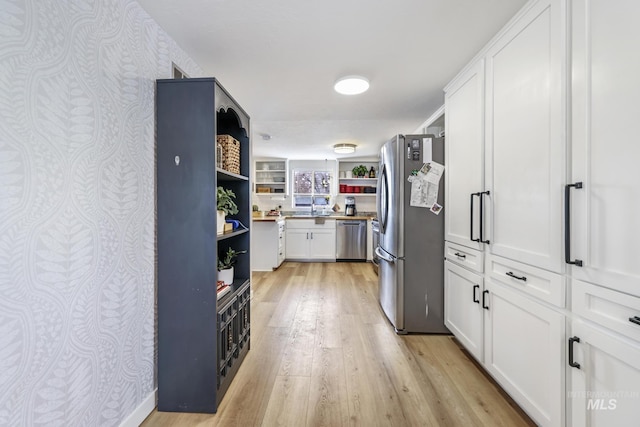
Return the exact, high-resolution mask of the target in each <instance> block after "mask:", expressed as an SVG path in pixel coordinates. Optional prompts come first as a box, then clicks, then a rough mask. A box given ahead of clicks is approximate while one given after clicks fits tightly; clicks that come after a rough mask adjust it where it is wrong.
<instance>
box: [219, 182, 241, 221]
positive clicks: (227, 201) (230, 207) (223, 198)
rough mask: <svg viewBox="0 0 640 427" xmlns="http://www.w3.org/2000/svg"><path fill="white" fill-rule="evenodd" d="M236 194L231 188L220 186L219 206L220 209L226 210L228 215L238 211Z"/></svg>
mask: <svg viewBox="0 0 640 427" xmlns="http://www.w3.org/2000/svg"><path fill="white" fill-rule="evenodd" d="M235 197H236V194H235V193H234V192H233V191H231V190H226V189H224V188H223V187H218V194H217V198H216V200H217V206H218V210H219V211H224V213H225V214H226V215H235V214H237V213H238V205H236V203H235V202H234V201H233V199H235Z"/></svg>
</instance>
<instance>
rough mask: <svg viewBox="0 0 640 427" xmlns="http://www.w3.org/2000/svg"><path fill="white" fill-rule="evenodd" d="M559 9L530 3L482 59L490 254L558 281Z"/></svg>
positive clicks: (562, 100)
mask: <svg viewBox="0 0 640 427" xmlns="http://www.w3.org/2000/svg"><path fill="white" fill-rule="evenodd" d="M563 3H564V2H562V1H561V0H552V1H538V2H535V3H534V4H533V5H532V6H531V7H530V9H529V10H528V11H527V13H526V14H524V16H522V18H521V19H519V20H518V21H517V22H514V23H513V24H512V25H511V26H510V27H509V28H508V30H507V31H506V32H505V33H504V34H502V36H501V37H500V38H499V39H498V40H497V41H496V42H495V43H494V44H493V45H492V46H491V47H490V48H489V50H488V52H487V53H486V56H485V58H486V79H485V82H486V91H487V96H486V107H485V112H486V120H485V123H486V133H485V135H486V150H485V159H486V169H485V170H486V173H485V180H486V188H485V191H488V192H489V194H487V196H486V197H487V200H486V202H487V203H485V207H486V209H487V210H486V212H485V213H486V218H487V221H486V223H485V226H486V229H487V231H488V232H487V240H489V241H490V244H489V248H490V251H491V253H492V254H494V255H498V256H502V257H506V258H509V259H513V260H515V261H519V262H523V263H527V264H530V265H535V266H538V267H541V268H544V269H547V270H551V271H555V272H557V273H561V272H562V269H563V262H562V258H561V257H560V255H561V250H562V185H563V183H564V176H565V175H564V174H565V167H564V165H565V154H564V153H565V147H566V144H565V139H566V132H565V131H564V129H565V128H566V120H565V111H566V107H565V105H566V101H567V99H566V95H565V91H564V88H565V87H566V76H565V71H566V65H565V63H566V59H565V58H566V49H565V45H566V36H565V33H566V31H567V27H566V25H565V23H564V21H563V19H564V17H565V14H564V11H563V8H562V5H563Z"/></svg>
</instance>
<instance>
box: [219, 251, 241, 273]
mask: <svg viewBox="0 0 640 427" xmlns="http://www.w3.org/2000/svg"><path fill="white" fill-rule="evenodd" d="M246 253H247V251H238V252H236V251H235V250H233V248H229V249H228V250H227V253H226V255H225V256H224V257H218V271H221V270H226V269H227V268H231V267H233V266H234V265H236V262H238V255H242V254H246Z"/></svg>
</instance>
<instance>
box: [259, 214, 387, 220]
mask: <svg viewBox="0 0 640 427" xmlns="http://www.w3.org/2000/svg"><path fill="white" fill-rule="evenodd" d="M374 216H375V215H365V214H361V215H355V216H346V215H340V214H332V215H329V216H324V215H316V216H311V215H280V216H263V217H254V218H252V221H254V222H275V221H279V220H281V219H286V220H296V219H315V218H324V219H339V220H370V219H372V218H373V217H374Z"/></svg>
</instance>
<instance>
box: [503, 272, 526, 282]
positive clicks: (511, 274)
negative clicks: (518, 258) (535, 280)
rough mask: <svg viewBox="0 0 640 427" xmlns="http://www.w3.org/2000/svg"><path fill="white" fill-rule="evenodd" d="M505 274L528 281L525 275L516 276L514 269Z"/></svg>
mask: <svg viewBox="0 0 640 427" xmlns="http://www.w3.org/2000/svg"><path fill="white" fill-rule="evenodd" d="M505 274H506V275H507V276H509V277H513V278H514V279H518V280H522V281H523V282H526V281H527V278H526V277H525V276H516V275H515V274H513V271H507V272H506V273H505Z"/></svg>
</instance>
